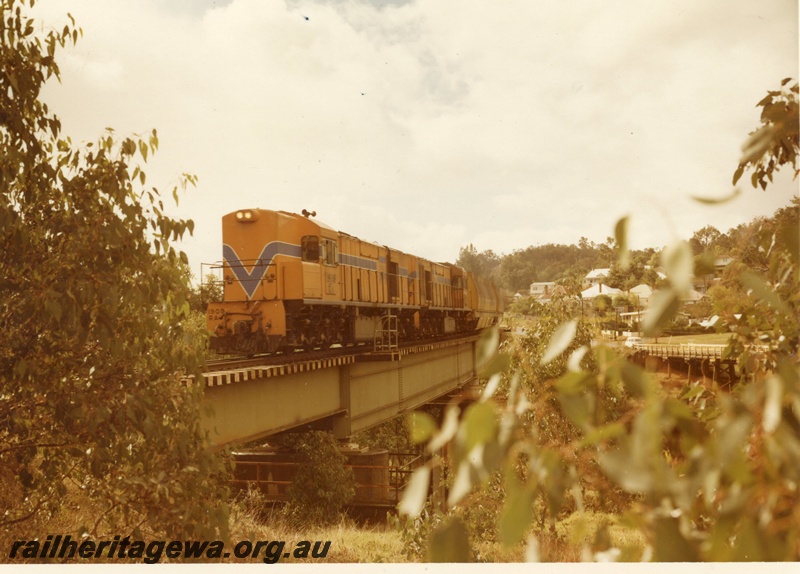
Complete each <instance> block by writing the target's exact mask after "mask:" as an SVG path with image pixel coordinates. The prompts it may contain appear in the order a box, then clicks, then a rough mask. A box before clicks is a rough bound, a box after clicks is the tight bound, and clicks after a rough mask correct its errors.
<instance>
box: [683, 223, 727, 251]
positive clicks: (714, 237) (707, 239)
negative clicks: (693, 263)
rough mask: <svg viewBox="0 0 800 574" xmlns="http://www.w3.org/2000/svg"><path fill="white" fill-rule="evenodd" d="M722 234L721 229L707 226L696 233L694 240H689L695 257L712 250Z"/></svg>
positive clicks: (693, 236)
mask: <svg viewBox="0 0 800 574" xmlns="http://www.w3.org/2000/svg"><path fill="white" fill-rule="evenodd" d="M721 236H722V234H721V233H720V232H719V229H717V228H716V227H714V226H713V225H706V226H705V227H704V228H702V229H700V230H699V231H695V232H694V234H693V235H692V238H691V239H690V240H689V245H691V246H692V251H693V252H694V254H695V255H700V254H701V253H705V252H708V251H710V250H711V248H712V246H713V245H715V244H716V242H717V241H718V240H719V238H720V237H721Z"/></svg>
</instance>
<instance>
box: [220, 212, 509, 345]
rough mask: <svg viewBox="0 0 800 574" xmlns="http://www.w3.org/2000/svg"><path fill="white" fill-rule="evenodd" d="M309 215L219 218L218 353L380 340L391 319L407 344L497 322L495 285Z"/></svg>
mask: <svg viewBox="0 0 800 574" xmlns="http://www.w3.org/2000/svg"><path fill="white" fill-rule="evenodd" d="M309 215H313V214H309V213H308V212H306V211H304V212H303V215H298V214H296V213H288V212H285V211H271V210H267V209H244V210H240V211H236V212H234V213H229V214H228V215H225V216H224V217H223V218H222V242H223V246H222V256H223V261H222V265H221V269H222V280H223V282H224V290H223V301H222V302H221V303H212V304H210V305H209V306H208V311H207V321H208V328H209V330H210V331H211V332H212V333H213V334H214V336H213V337H212V339H211V348H212V349H213V350H215V351H217V352H219V353H230V354H248V355H249V354H254V353H261V352H268V351H270V352H274V351H278V350H291V349H293V348H313V347H318V346H323V347H327V346H330V345H332V344H334V343H338V344H351V343H358V342H366V341H370V342H371V341H373V339H374V337H375V333H376V332H377V331H379V330H381V325H384V324H385V318H386V317H396V319H393V323H392V324H393V325H394V326H395V327H394V328H395V329H396V333H397V335H398V336H399V339H400V340H401V341H404V340H405V341H407V340H413V339H425V338H430V337H435V336H437V335H443V334H447V333H455V332H467V331H474V330H475V329H482V328H484V327H488V326H490V325H493V324H494V323H496V322H497V320H498V318H499V317H500V315H501V313H502V303H501V299H500V295H499V293H498V291H497V289H496V288H495V286H494V284H493V283H492V282H491V281H489V280H488V279H484V278H482V277H477V276H474V275H473V274H472V273H468V272H466V271H464V270H463V269H461V268H460V267H457V266H455V265H451V264H449V263H434V262H431V261H428V260H426V259H422V258H421V257H416V256H414V255H409V254H406V253H402V252H400V251H397V250H395V249H391V248H389V247H386V246H379V245H377V244H375V243H368V242H366V241H362V240H360V239H358V238H356V237H353V236H351V235H348V234H346V233H342V232H340V231H335V230H334V229H332V228H330V227H328V226H327V225H324V224H323V223H320V222H318V221H314V220H311V219H310V217H309Z"/></svg>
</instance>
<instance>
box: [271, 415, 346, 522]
mask: <svg viewBox="0 0 800 574" xmlns="http://www.w3.org/2000/svg"><path fill="white" fill-rule="evenodd" d="M282 443H283V446H286V447H288V448H291V449H292V450H294V452H295V459H296V461H297V462H299V463H300V464H299V466H298V467H297V471H296V472H295V475H294V478H293V479H292V484H291V486H290V487H289V492H288V495H289V504H288V506H287V512H288V514H289V516H290V517H292V518H293V519H294V520H295V521H296V522H298V523H300V524H305V525H308V524H329V523H331V522H334V521H336V520H337V519H338V518H339V517H340V516H341V512H342V510H343V509H344V506H345V505H346V504H348V503H349V502H350V501H351V500H352V499H353V497H354V496H355V493H356V490H355V475H354V474H353V469H351V468H347V467H346V466H345V463H346V462H347V457H345V456H344V455H343V454H342V453H341V452H339V448H338V445H337V443H336V439H335V438H334V437H333V435H332V434H331V433H328V432H323V431H310V432H306V433H293V434H289V435H286V436H285V437H283V440H282Z"/></svg>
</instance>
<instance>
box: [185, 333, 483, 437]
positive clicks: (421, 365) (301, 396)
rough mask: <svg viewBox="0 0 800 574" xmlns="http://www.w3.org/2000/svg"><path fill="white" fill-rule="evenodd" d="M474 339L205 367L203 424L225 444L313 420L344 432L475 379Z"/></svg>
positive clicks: (362, 427) (389, 416)
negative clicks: (212, 368) (213, 369)
mask: <svg viewBox="0 0 800 574" xmlns="http://www.w3.org/2000/svg"><path fill="white" fill-rule="evenodd" d="M477 339H478V337H477V335H476V336H470V337H467V338H460V339H456V340H449V341H441V342H435V343H427V344H419V345H412V346H407V347H401V348H397V347H395V348H392V349H390V350H386V351H381V350H373V351H367V352H357V351H355V350H354V351H353V352H344V353H343V354H338V355H336V356H332V357H327V358H315V359H303V358H301V357H302V355H301V354H298V355H297V358H296V359H295V360H293V361H292V362H290V363H286V364H280V365H262V366H249V367H243V368H235V369H229V370H224V371H216V372H210V373H205V374H204V375H203V381H202V384H204V385H205V397H204V401H205V402H206V403H207V404H208V405H209V406H211V407H212V411H213V414H209V415H206V418H205V419H204V424H205V426H206V428H207V429H208V430H209V431H210V433H211V437H212V441H213V442H214V444H215V445H217V446H220V447H221V446H224V445H234V444H241V443H245V442H248V441H253V440H257V439H260V438H263V437H267V436H269V435H273V434H276V433H279V432H283V431H287V430H291V429H295V428H302V427H306V426H308V425H313V426H314V427H315V428H323V429H328V430H331V431H332V432H333V433H334V435H335V436H336V437H337V438H341V439H344V438H347V437H349V436H350V435H351V434H353V433H355V432H358V431H361V430H365V429H368V428H370V427H372V426H375V425H377V424H380V423H382V422H384V421H387V420H390V419H392V418H394V417H396V416H398V415H400V414H403V413H405V412H408V411H411V410H414V409H416V408H418V407H420V406H422V405H424V404H426V403H428V402H431V401H434V400H436V399H437V398H440V397H442V396H444V395H447V394H449V393H452V392H454V391H457V390H458V389H461V388H462V387H464V386H465V385H467V384H469V383H471V382H473V381H476V377H477V375H476V374H477V370H476V349H475V347H476V341H477ZM196 382H197V381H193V380H192V383H196Z"/></svg>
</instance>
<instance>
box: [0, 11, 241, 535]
mask: <svg viewBox="0 0 800 574" xmlns="http://www.w3.org/2000/svg"><path fill="white" fill-rule="evenodd" d="M32 5H33V1H32V0H31V1H30V2H28V1H26V0H0V43H2V46H1V47H0V244H2V245H3V250H2V252H0V321H2V324H3V326H4V328H3V337H2V340H1V341H0V389H2V392H0V486H2V492H3V494H2V497H3V502H4V508H5V509H6V511H5V512H4V513H3V514H0V530H2V531H5V532H6V533H10V532H12V531H14V532H16V533H17V534H20V533H24V532H28V533H29V534H31V535H34V534H35V535H38V536H40V535H41V534H42V532H43V530H41V528H40V521H46V520H47V519H48V517H51V516H53V515H54V514H56V513H57V512H59V511H60V510H61V509H63V508H64V507H65V505H66V504H67V502H66V501H67V500H69V498H67V495H68V494H75V493H80V495H81V496H82V497H84V496H85V497H86V498H88V508H89V509H90V510H89V511H88V512H89V513H90V514H89V515H88V516H87V511H86V510H85V509H84V511H83V512H82V513H81V516H83V517H85V519H86V520H87V523H85V524H83V525H82V528H81V530H85V531H88V532H89V533H90V534H94V535H97V534H98V533H102V532H106V533H107V532H109V531H110V532H114V533H117V534H122V533H125V532H133V533H134V534H137V533H141V531H144V530H147V531H149V532H151V533H153V532H158V533H159V535H161V534H164V533H166V534H167V535H168V536H170V537H176V538H179V537H182V536H184V535H186V536H189V535H194V536H202V537H205V538H211V537H214V538H216V537H219V536H226V535H227V507H226V506H225V504H223V503H220V502H219V501H220V500H222V498H223V496H224V493H225V490H224V489H223V488H222V487H221V486H220V483H219V481H218V480H217V479H218V477H220V476H222V473H223V466H222V465H221V463H220V461H219V460H218V458H217V457H216V456H215V455H212V454H211V453H210V452H209V450H208V449H207V448H206V446H207V444H208V442H207V438H206V435H205V432H204V431H203V430H202V428H201V425H200V396H201V393H202V389H199V388H187V387H185V386H181V385H180V383H179V380H178V376H179V375H180V374H181V373H186V374H189V373H192V372H195V370H196V368H197V367H198V366H199V364H200V362H201V361H202V349H201V348H200V347H199V345H198V344H197V342H195V341H194V340H192V339H191V338H189V337H188V336H187V332H186V330H185V328H184V327H185V326H184V322H185V321H186V320H187V318H188V316H189V305H188V296H189V286H188V283H187V281H186V278H185V275H184V274H183V272H182V270H181V268H182V263H185V262H186V256H185V255H184V254H183V253H179V252H177V251H176V249H175V248H174V246H173V244H172V242H173V241H175V240H177V239H179V238H180V237H182V236H183V235H184V233H186V232H187V231H188V232H190V233H191V231H192V228H193V224H192V222H191V221H184V220H176V219H172V218H170V217H167V216H166V215H165V214H164V206H163V202H162V199H161V194H160V193H159V191H158V190H157V189H156V188H149V189H146V188H145V187H144V184H145V180H146V176H145V173H144V171H143V170H142V168H141V166H140V165H139V163H138V162H139V161H142V162H144V161H146V160H147V157H148V154H152V153H153V152H155V150H156V149H157V147H158V138H157V135H156V132H155V130H153V132H152V133H151V134H150V135H149V136H148V137H146V138H144V139H143V138H139V137H129V138H122V139H121V140H117V139H115V136H114V134H113V132H111V131H109V132H108V133H106V134H105V135H103V136H102V137H101V138H100V139H99V140H98V141H97V142H95V143H93V144H92V143H90V144H87V145H85V146H83V147H79V146H76V145H74V144H73V143H72V141H71V140H70V139H69V138H68V137H65V136H62V135H61V125H60V122H59V120H58V118H57V117H56V116H55V115H53V114H51V113H50V111H49V109H48V107H47V105H46V104H45V103H43V102H42V101H41V100H40V99H39V93H40V90H41V88H42V86H43V84H44V83H45V81H46V80H47V79H48V78H51V77H54V78H56V79H57V78H58V77H59V68H58V65H57V63H56V58H55V56H56V52H57V50H58V48H59V47H63V46H64V45H65V44H66V43H73V42H76V41H77V40H78V37H79V36H80V34H81V31H80V29H78V28H76V27H75V24H74V21H73V20H72V18H71V17H70V23H69V24H67V25H66V26H64V28H63V30H62V31H61V32H58V31H49V32H47V33H46V34H45V35H44V36H40V35H38V34H37V33H35V30H37V29H39V28H40V26H37V25H36V24H35V22H34V21H33V20H31V19H30V18H29V17H28V16H27V15H26V14H25V12H26V11H27V10H28V8H29V6H32ZM184 180H185V182H187V183H193V182H194V178H193V177H192V176H185V177H184ZM173 195H174V197H175V198H176V200H177V197H178V189H174V190H173ZM82 500H83V502H84V503H86V500H85V499H82ZM79 526H81V525H76V528H77V527H79ZM5 539H9V538H7V537H6V538H5ZM212 539H213V538H212Z"/></svg>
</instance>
